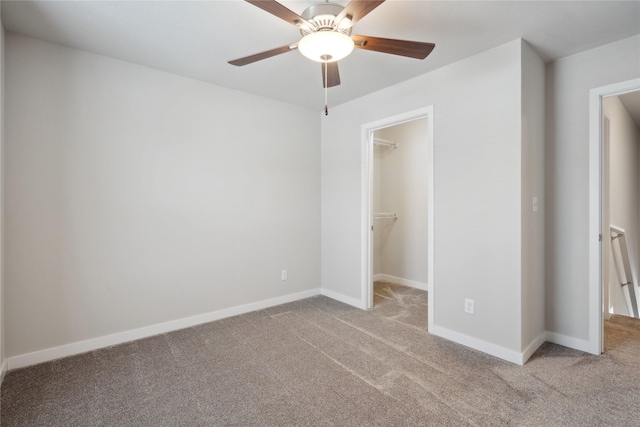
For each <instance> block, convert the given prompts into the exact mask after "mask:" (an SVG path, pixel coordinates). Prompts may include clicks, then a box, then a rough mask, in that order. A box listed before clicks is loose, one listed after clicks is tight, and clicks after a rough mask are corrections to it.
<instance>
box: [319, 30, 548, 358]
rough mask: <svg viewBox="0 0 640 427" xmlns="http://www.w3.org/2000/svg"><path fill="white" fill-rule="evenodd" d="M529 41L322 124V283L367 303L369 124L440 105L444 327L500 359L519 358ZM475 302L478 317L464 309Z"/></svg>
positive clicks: (347, 109) (439, 297) (374, 98)
mask: <svg viewBox="0 0 640 427" xmlns="http://www.w3.org/2000/svg"><path fill="white" fill-rule="evenodd" d="M522 46H523V43H522V41H521V40H516V41H514V42H511V43H508V44H506V45H503V46H500V47H497V48H494V49H491V50H488V51H486V52H483V53H481V54H479V55H476V56H473V57H471V58H468V59H465V60H463V61H460V62H458V63H455V64H452V65H450V66H447V67H444V68H442V69H439V70H436V71H433V72H431V73H428V74H425V75H423V76H420V77H418V78H415V79H412V80H409V81H407V82H404V83H401V84H398V85H395V86H392V87H390V88H387V89H384V90H382V91H379V92H376V93H373V94H370V95H368V96H365V97H363V98H360V99H358V100H355V101H353V102H350V103H347V104H344V105H341V106H339V107H336V108H334V109H333V114H331V115H329V116H328V117H327V118H326V120H323V122H322V148H321V150H322V286H323V288H326V289H329V290H331V291H333V292H335V293H337V294H341V295H343V296H345V297H346V298H345V299H349V298H350V299H360V298H361V291H362V287H361V283H362V277H361V274H362V267H361V260H362V257H361V253H362V252H361V248H362V245H361V242H362V236H361V232H362V230H363V226H362V224H361V219H362V215H361V209H362V206H361V200H362V198H361V188H362V185H363V182H362V173H361V164H362V158H363V156H362V149H363V143H362V141H361V126H362V125H363V124H366V123H370V122H373V121H376V120H380V119H383V118H386V117H391V116H394V115H397V114H400V113H405V112H408V111H412V110H416V109H419V108H424V107H426V106H429V105H433V106H434V111H435V116H434V121H435V122H434V132H435V137H434V142H435V157H434V161H435V186H436V189H435V218H436V220H435V248H436V249H435V269H434V274H435V280H434V281H435V283H434V286H435V290H434V293H435V296H434V297H435V326H436V329H438V330H439V333H441V334H447V335H448V336H449V337H450V338H453V339H456V340H458V341H464V342H465V343H467V344H470V345H474V346H476V348H482V349H484V350H485V351H487V350H488V351H493V352H494V354H497V353H500V354H501V357H506V358H511V359H515V358H516V357H517V355H519V354H520V353H521V351H522V336H521V335H522V334H521V274H522V272H521V245H522V241H521V209H522V206H521V205H522V196H521V179H522V175H521V145H520V142H521V138H522V134H521V120H522V117H521V114H522V111H521V97H522V93H521V83H522V76H521V67H522V64H521V60H522V57H521V52H522ZM539 107H540V108H542V106H541V105H540V106H539ZM465 298H473V299H474V300H475V315H473V316H471V315H468V314H466V313H464V299H465Z"/></svg>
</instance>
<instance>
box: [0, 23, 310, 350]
mask: <svg viewBox="0 0 640 427" xmlns="http://www.w3.org/2000/svg"><path fill="white" fill-rule="evenodd" d="M6 41H7V46H6V71H7V76H6V79H7V90H6V102H7V104H8V105H10V108H9V109H8V110H7V111H6V119H7V130H6V131H7V132H6V162H5V164H6V169H5V178H6V182H5V185H6V206H5V208H6V209H5V213H6V249H7V250H6V252H5V260H6V272H5V273H6V275H5V279H6V283H5V287H6V295H5V296H6V306H5V307H6V321H7V326H8V328H7V330H6V332H7V339H6V344H7V355H8V356H17V355H24V354H26V353H29V352H37V351H40V350H43V349H48V348H53V347H56V346H62V345H66V344H69V343H74V342H78V341H82V340H89V339H95V338H97V337H103V336H107V335H109V334H115V333H118V332H123V331H130V330H134V329H136V328H143V327H146V326H150V325H156V324H161V323H162V322H168V321H172V320H175V319H181V318H185V317H189V316H195V315H199V314H203V313H209V312H214V311H217V310H223V309H227V308H230V307H236V306H240V305H243V304H248V303H253V302H256V301H263V300H268V299H270V298H276V297H281V296H283V295H290V294H295V293H299V292H301V291H306V290H311V289H316V290H317V289H318V287H319V285H320V264H319V260H320V254H319V249H320V244H319V236H320V231H319V226H320V219H319V212H320V198H319V192H320V181H319V176H320V169H319V168H320V163H319V134H320V129H319V122H318V120H319V119H318V114H317V113H316V112H312V111H309V110H305V109H302V108H299V107H295V106H292V105H288V104H284V103H280V102H276V101H272V100H268V99H265V98H260V97H257V96H252V95H248V94H245V93H241V92H237V91H232V90H228V89H224V88H220V87H216V86H213V85H210V84H205V83H202V82H199V81H195V80H191V79H188V78H183V77H179V76H176V75H172V74H168V73H164V72H159V71H156V70H152V69H148V68H145V67H141V66H136V65H132V64H130V63H126V62H122V61H117V60H112V59H109V58H106V57H103V56H99V55H94V54H89V53H86V52H83V51H78V50H73V49H69V48H65V47H61V46H59V45H54V44H50V43H46V42H41V41H38V40H35V39H32V38H28V37H23V36H19V35H16V34H12V33H9V34H7V38H6ZM282 269H288V271H289V279H288V280H287V281H281V280H280V270H282Z"/></svg>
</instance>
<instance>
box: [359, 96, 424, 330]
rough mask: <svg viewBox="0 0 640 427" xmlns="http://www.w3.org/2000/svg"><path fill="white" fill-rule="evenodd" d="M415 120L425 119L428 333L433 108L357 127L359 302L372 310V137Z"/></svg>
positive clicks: (409, 112) (413, 111)
mask: <svg viewBox="0 0 640 427" xmlns="http://www.w3.org/2000/svg"><path fill="white" fill-rule="evenodd" d="M418 119H427V135H425V136H426V139H427V140H426V143H427V168H428V172H427V175H428V183H427V191H428V195H427V292H428V302H427V304H428V311H427V312H428V316H427V330H428V331H429V332H432V329H433V319H434V314H435V295H434V292H435V283H434V264H435V262H434V261H435V254H434V247H435V235H434V229H435V215H434V213H435V209H434V200H435V180H434V177H435V168H434V165H435V162H434V143H433V135H434V132H433V105H430V106H428V107H424V108H420V109H417V110H412V111H408V112H406V113H402V114H398V115H395V116H391V117H386V118H384V119H380V120H376V121H374V122H369V123H366V124H363V125H362V127H361V153H362V163H361V172H362V177H361V182H362V186H361V188H362V195H361V224H362V230H361V237H362V238H361V275H360V277H361V278H362V283H361V293H360V297H361V303H362V306H363V307H364V308H365V309H370V308H371V307H373V280H372V279H373V249H374V248H373V238H372V237H373V235H372V226H373V212H372V207H371V204H372V202H373V134H374V132H375V131H376V130H379V129H384V128H387V127H391V126H396V125H400V124H403V123H406V122H410V121H413V120H418Z"/></svg>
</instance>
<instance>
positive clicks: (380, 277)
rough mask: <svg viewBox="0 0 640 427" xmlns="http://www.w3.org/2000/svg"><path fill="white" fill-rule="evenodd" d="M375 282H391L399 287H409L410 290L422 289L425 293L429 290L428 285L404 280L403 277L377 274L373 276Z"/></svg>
mask: <svg viewBox="0 0 640 427" xmlns="http://www.w3.org/2000/svg"><path fill="white" fill-rule="evenodd" d="M373 281H374V282H375V281H384V282H391V283H395V284H397V285H403V286H409V287H410V288H416V289H422V290H423V291H426V290H428V289H429V288H428V286H427V284H426V283H423V282H416V281H415V280H409V279H403V278H402V277H395V276H390V275H388V274H375V275H374V276H373Z"/></svg>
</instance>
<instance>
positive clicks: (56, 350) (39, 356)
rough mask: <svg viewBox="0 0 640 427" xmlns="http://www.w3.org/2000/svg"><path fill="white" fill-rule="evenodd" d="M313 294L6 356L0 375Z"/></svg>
mask: <svg viewBox="0 0 640 427" xmlns="http://www.w3.org/2000/svg"><path fill="white" fill-rule="evenodd" d="M316 295H320V288H316V289H310V290H308V291H302V292H297V293H294V294H289V295H284V296H281V297H276V298H270V299H266V300H262V301H257V302H253V303H249V304H244V305H239V306H236V307H231V308H226V309H223V310H217V311H212V312H210V313H204V314H199V315H197V316H191V317H185V318H183V319H177V320H172V321H169V322H164V323H158V324H156V325H151V326H146V327H143V328H138V329H132V330H129V331H124V332H118V333H116V334H111V335H106V336H102V337H98V338H92V339H88V340H85V341H79V342H75V343H71V344H65V345H61V346H59V347H52V348H47V349H44V350H39V351H34V352H32V353H26V354H20V355H17V356H12V357H9V358H8V359H7V360H5V361H4V363H3V365H2V373H3V375H4V372H5V371H6V368H8V369H17V368H23V367H25V366H30V365H35V364H37V363H42V362H48V361H50V360H55V359H60V358H61V357H67V356H73V355H75V354H80V353H86V352H88V351H93V350H97V349H99V348H104V347H111V346H113V345H117V344H122V343H125V342H129V341H135V340H139V339H141V338H147V337H151V336H154V335H159V334H163V333H167V332H172V331H176V330H179V329H184V328H188V327H191V326H195V325H200V324H202V323H208V322H213V321H215V320H220V319H224V318H226V317H232V316H237V315H239V314H244V313H249V312H251V311H256V310H261V309H263V308H268V307H273V306H276V305H280V304H286V303H288V302H293V301H297V300H301V299H304V298H309V297H313V296H316Z"/></svg>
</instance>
